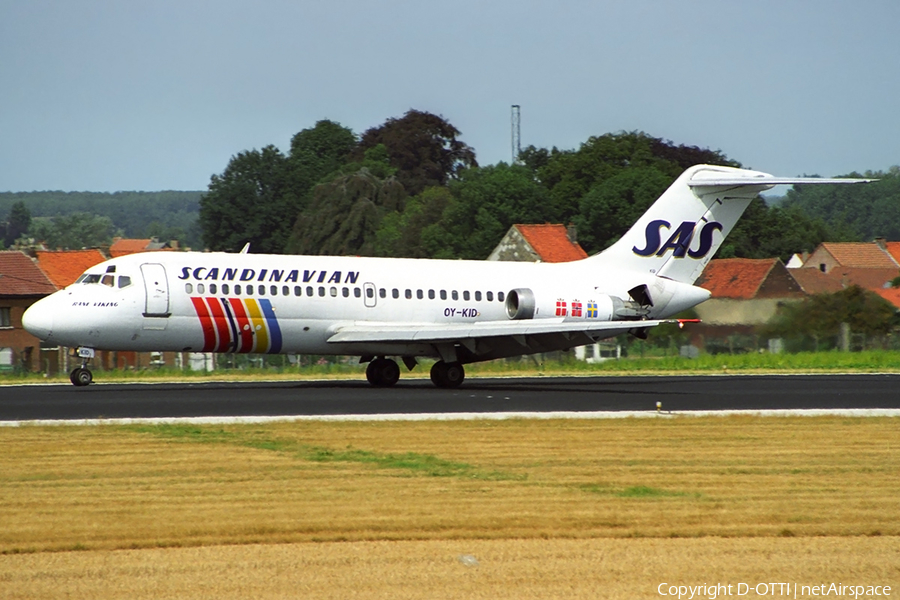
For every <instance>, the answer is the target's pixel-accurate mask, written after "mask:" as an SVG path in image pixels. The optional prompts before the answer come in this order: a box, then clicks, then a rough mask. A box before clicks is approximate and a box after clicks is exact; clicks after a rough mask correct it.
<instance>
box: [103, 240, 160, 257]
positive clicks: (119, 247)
mask: <svg viewBox="0 0 900 600" xmlns="http://www.w3.org/2000/svg"><path fill="white" fill-rule="evenodd" d="M151 241H152V240H150V239H146V240H134V239H124V238H123V239H118V240H116V241H114V242H113V244H112V246H110V247H109V255H110V256H111V257H112V258H118V257H120V256H125V255H128V254H137V253H138V252H144V251H146V249H147V246H149V245H150V242H151Z"/></svg>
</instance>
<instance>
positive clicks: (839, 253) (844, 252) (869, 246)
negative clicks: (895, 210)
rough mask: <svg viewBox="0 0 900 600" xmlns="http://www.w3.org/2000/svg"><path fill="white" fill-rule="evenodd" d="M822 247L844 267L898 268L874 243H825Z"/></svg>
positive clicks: (888, 255)
mask: <svg viewBox="0 0 900 600" xmlns="http://www.w3.org/2000/svg"><path fill="white" fill-rule="evenodd" d="M821 247H822V248H823V249H825V250H826V251H827V252H828V253H829V254H831V255H832V256H833V257H834V259H835V260H836V261H837V262H838V263H840V265H841V266H842V267H855V268H865V269H890V268H894V269H896V268H898V264H897V262H896V261H894V259H893V258H891V256H890V254H888V252H886V251H885V250H883V249H882V248H881V246H879V245H878V244H876V243H874V242H823V243H822V244H821Z"/></svg>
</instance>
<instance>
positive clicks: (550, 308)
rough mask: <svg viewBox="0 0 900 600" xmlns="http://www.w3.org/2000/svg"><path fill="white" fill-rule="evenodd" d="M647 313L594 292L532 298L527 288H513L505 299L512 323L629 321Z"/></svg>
mask: <svg viewBox="0 0 900 600" xmlns="http://www.w3.org/2000/svg"><path fill="white" fill-rule="evenodd" d="M648 312H649V309H648V307H646V306H641V305H640V304H638V303H637V302H634V301H633V300H623V299H621V298H617V297H616V296H609V295H607V294H600V293H598V292H597V291H596V290H594V289H588V290H580V291H555V292H553V293H552V294H543V293H542V294H539V295H535V293H534V292H533V291H532V290H531V289H529V288H516V289H514V290H510V292H509V293H508V294H507V295H506V316H508V317H509V318H510V319H513V320H519V319H550V318H557V317H564V318H565V320H566V321H582V320H590V321H595V320H596V321H631V320H638V319H642V318H644V317H645V316H646V315H647V313H648Z"/></svg>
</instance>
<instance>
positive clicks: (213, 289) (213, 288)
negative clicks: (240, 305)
mask: <svg viewBox="0 0 900 600" xmlns="http://www.w3.org/2000/svg"><path fill="white" fill-rule="evenodd" d="M209 293H210V294H215V293H216V284H214V283H211V284H209Z"/></svg>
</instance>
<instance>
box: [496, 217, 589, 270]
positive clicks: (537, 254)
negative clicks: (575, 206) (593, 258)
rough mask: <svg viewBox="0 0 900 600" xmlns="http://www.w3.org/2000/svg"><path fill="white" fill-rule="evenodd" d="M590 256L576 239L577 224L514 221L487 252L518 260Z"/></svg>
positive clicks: (498, 256)
mask: <svg viewBox="0 0 900 600" xmlns="http://www.w3.org/2000/svg"><path fill="white" fill-rule="evenodd" d="M582 258H587V252H585V251H584V249H583V248H582V247H581V246H580V245H579V244H578V241H577V240H576V239H575V227H574V226H571V225H570V226H569V227H568V228H567V227H565V226H564V225H559V224H550V223H546V224H544V225H513V226H512V227H510V228H509V231H507V232H506V235H504V236H503V239H502V240H500V243H499V244H497V247H496V248H494V251H493V252H491V254H490V256H488V258H487V259H488V260H506V261H518V262H552V263H558V262H569V261H573V260H581V259H582Z"/></svg>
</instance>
